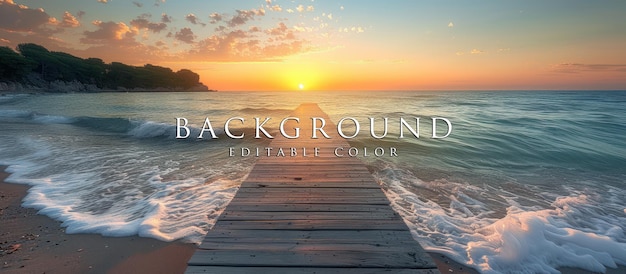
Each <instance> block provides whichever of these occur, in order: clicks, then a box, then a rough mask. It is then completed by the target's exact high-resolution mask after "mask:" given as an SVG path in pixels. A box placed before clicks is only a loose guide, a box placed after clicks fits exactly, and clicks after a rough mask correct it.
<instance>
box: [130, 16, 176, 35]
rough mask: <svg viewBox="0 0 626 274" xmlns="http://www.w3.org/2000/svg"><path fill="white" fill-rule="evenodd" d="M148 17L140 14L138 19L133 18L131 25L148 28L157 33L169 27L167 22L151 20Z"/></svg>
mask: <svg viewBox="0 0 626 274" xmlns="http://www.w3.org/2000/svg"><path fill="white" fill-rule="evenodd" d="M146 17H147V16H139V17H137V18H136V19H133V20H131V21H130V25H131V26H133V27H135V28H137V29H147V30H150V31H152V32H155V33H156V32H161V31H162V30H164V29H166V28H167V24H165V23H163V22H160V23H155V22H150V21H149V20H148V19H147V18H146Z"/></svg>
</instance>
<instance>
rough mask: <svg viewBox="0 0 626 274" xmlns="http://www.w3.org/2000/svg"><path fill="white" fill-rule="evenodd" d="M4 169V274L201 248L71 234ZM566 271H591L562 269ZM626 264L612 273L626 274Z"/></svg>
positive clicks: (136, 261) (180, 263)
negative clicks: (27, 202)
mask: <svg viewBox="0 0 626 274" xmlns="http://www.w3.org/2000/svg"><path fill="white" fill-rule="evenodd" d="M5 169H6V167H5V166H0V223H2V226H0V271H1V272H3V273H183V272H184V271H185V269H186V268H187V261H189V259H190V258H191V256H192V255H193V253H194V252H195V250H196V245H195V244H190V243H183V242H180V241H173V242H163V241H159V240H156V239H151V238H143V237H139V236H130V237H104V236H101V235H99V234H66V233H65V229H64V228H63V227H61V223H60V222H58V221H56V220H53V219H51V218H49V217H48V216H44V215H39V214H37V210H35V209H31V208H24V207H22V205H21V204H22V199H23V198H24V197H25V196H26V194H27V192H28V189H29V188H30V186H28V185H22V184H13V183H7V182H5V179H6V178H7V177H8V176H9V175H10V174H9V173H7V172H6V171H5ZM427 253H428V254H429V255H430V256H431V257H432V258H433V260H434V261H435V264H436V265H437V268H438V269H439V271H440V272H441V273H457V274H458V273H461V274H478V273H479V272H478V271H477V270H475V269H474V268H471V267H468V266H466V265H463V264H461V263H458V262H456V261H454V260H452V259H450V258H449V257H447V256H445V255H442V254H439V253H434V252H427ZM558 269H559V270H560V271H561V272H562V273H575V274H590V273H594V272H591V271H587V270H583V269H578V268H569V267H561V268H558ZM624 271H626V266H621V265H618V268H617V269H614V268H608V267H607V271H606V273H608V274H617V273H624Z"/></svg>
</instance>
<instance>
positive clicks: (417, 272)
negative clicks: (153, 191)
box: [186, 266, 439, 274]
mask: <svg viewBox="0 0 626 274" xmlns="http://www.w3.org/2000/svg"><path fill="white" fill-rule="evenodd" d="M186 273H190V274H206V273H221V274H259V273H272V274H320V273H327V274H343V273H345V274H353V273H354V274H376V273H393V274H436V273H439V272H438V271H436V270H434V269H411V268H363V267H360V268H344V267H339V268H331V267H241V266H189V267H187V271H186Z"/></svg>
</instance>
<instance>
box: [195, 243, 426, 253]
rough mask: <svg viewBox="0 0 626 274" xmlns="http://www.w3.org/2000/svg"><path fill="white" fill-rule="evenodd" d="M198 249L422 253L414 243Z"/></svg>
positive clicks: (244, 245) (233, 245)
mask: <svg viewBox="0 0 626 274" xmlns="http://www.w3.org/2000/svg"><path fill="white" fill-rule="evenodd" d="M198 248H200V249H202V250H247V251H252V250H258V249H260V248H262V249H263V250H266V251H283V250H289V251H363V252H366V251H371V252H421V250H419V249H417V248H415V244H414V243H412V242H411V243H410V244H408V243H393V244H389V243H365V244H363V243H345V242H341V243H330V242H326V243H316V242H313V243H312V242H295V243H284V242H265V241H260V242H237V243H233V242H229V243H202V245H200V246H199V247H198Z"/></svg>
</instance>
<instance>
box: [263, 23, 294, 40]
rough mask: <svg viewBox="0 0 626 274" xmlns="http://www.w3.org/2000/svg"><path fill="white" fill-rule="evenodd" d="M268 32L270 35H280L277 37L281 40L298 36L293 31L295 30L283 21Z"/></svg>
mask: <svg viewBox="0 0 626 274" xmlns="http://www.w3.org/2000/svg"><path fill="white" fill-rule="evenodd" d="M266 32H267V34H269V35H272V36H278V37H276V38H275V39H280V40H293V39H296V36H295V34H294V33H293V30H291V29H289V27H287V25H285V23H283V22H280V23H278V25H277V26H276V27H275V28H271V29H269V30H267V31H266Z"/></svg>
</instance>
